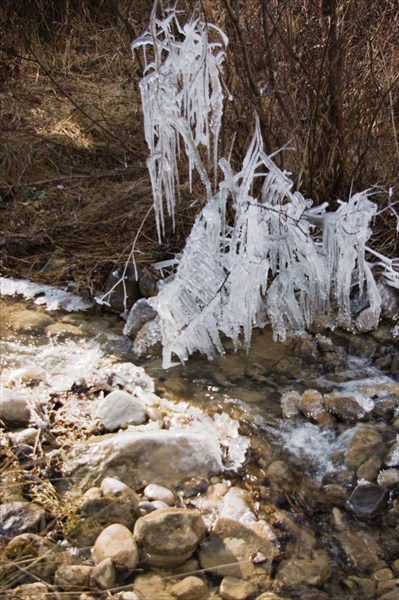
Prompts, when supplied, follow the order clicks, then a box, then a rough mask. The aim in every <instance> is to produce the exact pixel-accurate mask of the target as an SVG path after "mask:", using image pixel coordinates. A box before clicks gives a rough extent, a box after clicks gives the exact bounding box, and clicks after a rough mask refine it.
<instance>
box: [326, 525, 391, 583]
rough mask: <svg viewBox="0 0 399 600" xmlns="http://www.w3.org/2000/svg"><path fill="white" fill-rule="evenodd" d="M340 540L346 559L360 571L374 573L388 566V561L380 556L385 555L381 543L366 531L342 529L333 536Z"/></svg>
mask: <svg viewBox="0 0 399 600" xmlns="http://www.w3.org/2000/svg"><path fill="white" fill-rule="evenodd" d="M333 538H334V539H335V540H336V541H337V542H338V544H339V546H340V548H341V550H342V552H343V554H344V557H345V560H347V561H348V563H349V564H350V565H351V566H352V568H353V567H354V568H355V569H356V570H357V571H358V573H372V572H373V571H376V570H377V569H382V568H384V567H386V562H385V561H384V560H383V559H382V558H380V557H382V556H384V555H385V553H384V550H383V549H382V547H381V546H380V545H379V543H378V542H377V541H376V540H375V539H374V538H373V537H372V536H371V535H369V534H367V533H365V532H358V533H355V532H353V531H341V532H340V533H337V534H335V535H334V536H333Z"/></svg>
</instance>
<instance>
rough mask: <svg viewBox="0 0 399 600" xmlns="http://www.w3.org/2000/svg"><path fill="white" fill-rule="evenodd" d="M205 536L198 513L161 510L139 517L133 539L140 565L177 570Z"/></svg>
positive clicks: (184, 510)
mask: <svg viewBox="0 0 399 600" xmlns="http://www.w3.org/2000/svg"><path fill="white" fill-rule="evenodd" d="M204 534H205V523H204V521H203V519H202V517H201V513H200V512H199V511H198V510H188V509H181V508H164V509H160V510H156V511H154V512H151V513H149V514H148V515H145V516H144V517H140V519H138V520H137V521H136V524H135V526H134V536H135V538H136V540H137V541H138V543H139V544H140V548H141V557H142V558H141V560H142V562H143V563H144V564H146V565H150V566H156V567H164V566H167V567H177V566H179V565H181V564H183V563H184V562H185V561H186V560H188V559H189V558H190V556H191V555H192V554H193V552H194V551H195V550H196V549H197V547H198V544H199V543H200V541H201V539H202V538H203V536H204Z"/></svg>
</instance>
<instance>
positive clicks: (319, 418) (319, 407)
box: [299, 390, 334, 427]
mask: <svg viewBox="0 0 399 600" xmlns="http://www.w3.org/2000/svg"><path fill="white" fill-rule="evenodd" d="M299 406H300V409H301V411H302V413H303V414H304V415H305V417H306V418H307V419H309V420H310V421H312V422H313V423H317V424H318V425H322V426H323V427H332V426H333V425H334V419H333V418H332V417H331V415H330V414H329V413H328V412H327V411H326V409H325V407H324V403H323V396H322V395H321V394H320V392H318V391H317V390H306V391H305V392H304V393H303V394H302V398H301V400H300V403H299Z"/></svg>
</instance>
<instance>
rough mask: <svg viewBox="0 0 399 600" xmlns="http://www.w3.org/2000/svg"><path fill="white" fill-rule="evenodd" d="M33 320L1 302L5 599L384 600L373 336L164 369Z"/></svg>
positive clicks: (385, 430) (386, 389) (392, 410)
mask: <svg viewBox="0 0 399 600" xmlns="http://www.w3.org/2000/svg"><path fill="white" fill-rule="evenodd" d="M46 302H47V305H46ZM48 306H49V304H48V300H45V299H43V296H40V295H39V296H38V295H37V294H36V295H34V296H33V297H32V298H31V299H28V300H22V299H21V298H19V299H17V298H15V297H13V298H3V299H2V300H1V310H2V323H1V328H2V331H1V337H2V342H1V343H2V346H3V352H2V362H3V364H2V384H3V388H2V404H1V419H2V421H3V424H4V427H3V431H2V438H1V444H2V447H1V453H2V467H1V475H2V483H1V501H2V504H1V506H0V510H1V516H2V519H1V546H2V571H3V577H2V582H3V583H2V585H3V589H2V594H3V595H4V596H5V597H7V598H8V597H9V598H13V597H14V598H18V599H20V598H44V597H46V598H49V597H50V598H51V597H53V598H80V600H91V599H92V598H104V599H105V598H110V597H111V598H119V599H125V600H132V599H133V598H134V599H135V598H139V599H140V600H154V599H155V598H157V599H158V598H159V599H162V598H165V600H166V599H170V600H172V599H173V598H181V599H183V600H184V599H187V600H188V599H190V600H194V599H195V598H198V599H201V598H204V599H206V598H210V599H211V600H219V599H220V598H222V599H228V600H229V599H233V600H235V599H243V600H245V599H246V598H248V599H255V598H256V599H259V600H277V599H278V598H282V599H284V598H285V599H288V598H301V599H302V598H306V599H308V600H310V599H314V600H316V599H317V600H319V599H321V600H323V599H328V598H332V599H334V598H348V599H353V600H355V599H357V598H359V599H360V598H361V599H362V600H363V599H364V598H383V599H384V600H390V599H391V598H395V600H396V597H397V593H398V584H399V562H398V558H399V536H398V514H399V499H398V490H399V448H398V432H399V416H398V403H399V384H398V379H399V377H398V370H397V357H398V341H397V339H395V338H393V337H392V336H391V329H390V328H389V327H388V326H386V327H382V328H381V329H380V330H378V331H377V332H374V334H372V335H363V336H357V337H356V338H353V337H351V336H347V335H344V334H341V333H338V332H336V333H334V334H333V335H332V336H329V337H327V336H316V337H313V338H308V339H303V340H300V341H296V342H295V343H294V342H289V343H287V344H275V343H274V342H273V340H272V337H271V334H270V332H268V331H263V332H256V334H255V336H254V340H253V344H252V347H251V351H250V353H249V355H248V356H247V355H245V354H243V353H240V352H237V353H234V352H232V351H229V350H227V353H226V356H224V357H219V358H217V359H215V361H212V362H208V361H206V360H205V359H203V358H201V357H199V358H197V357H193V359H192V360H190V361H189V362H188V363H187V364H186V365H184V366H178V367H175V368H174V369H171V370H169V371H163V370H162V368H161V365H160V361H159V360H158V359H154V360H151V361H145V363H144V364H143V365H140V364H139V363H137V361H136V360H135V358H134V357H133V355H132V343H131V342H130V340H128V339H127V338H126V337H124V336H123V335H122V329H123V325H124V323H123V321H121V320H120V319H119V318H118V317H117V316H116V315H113V314H111V313H104V312H101V311H99V310H98V309H92V308H91V309H90V308H87V307H86V308H87V309H86V310H85V311H79V312H77V311H76V310H75V308H76V307H75V306H74V305H72V308H73V310H72V311H69V312H68V311H67V310H65V308H68V309H70V308H71V305H68V304H67V305H65V304H64V308H63V309H62V310H60V305H59V304H58V305H57V307H58V310H56V311H49V310H47V308H48ZM55 306H56V305H54V304H53V306H52V307H53V308H54V307H55ZM143 366H144V367H145V369H144V368H143ZM107 399H108V400H107ZM7 407H9V409H8V408H7ZM7 411H8V412H7Z"/></svg>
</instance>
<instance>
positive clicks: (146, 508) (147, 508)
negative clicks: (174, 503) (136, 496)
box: [139, 500, 168, 517]
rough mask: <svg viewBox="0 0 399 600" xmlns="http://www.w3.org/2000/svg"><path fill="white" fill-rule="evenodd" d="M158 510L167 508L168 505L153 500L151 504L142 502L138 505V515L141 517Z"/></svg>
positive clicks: (146, 501) (145, 501)
mask: <svg viewBox="0 0 399 600" xmlns="http://www.w3.org/2000/svg"><path fill="white" fill-rule="evenodd" d="M159 508H168V504H166V502H161V500H154V501H152V502H150V501H148V500H144V501H142V502H140V503H139V509H140V515H141V516H142V517H143V516H144V515H147V514H148V513H150V512H153V511H154V510H158V509H159Z"/></svg>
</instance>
